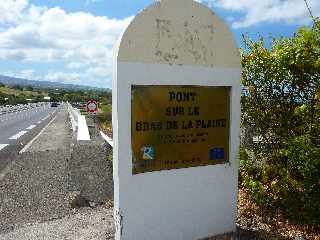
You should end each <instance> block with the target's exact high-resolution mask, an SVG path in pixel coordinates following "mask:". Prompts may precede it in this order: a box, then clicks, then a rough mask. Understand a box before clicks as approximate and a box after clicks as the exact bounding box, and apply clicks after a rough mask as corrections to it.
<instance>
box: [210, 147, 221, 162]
mask: <svg viewBox="0 0 320 240" xmlns="http://www.w3.org/2000/svg"><path fill="white" fill-rule="evenodd" d="M210 160H224V148H212V149H211V150H210Z"/></svg>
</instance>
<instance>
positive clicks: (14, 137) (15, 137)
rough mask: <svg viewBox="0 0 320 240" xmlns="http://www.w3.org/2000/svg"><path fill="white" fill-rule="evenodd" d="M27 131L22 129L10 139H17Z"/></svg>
mask: <svg viewBox="0 0 320 240" xmlns="http://www.w3.org/2000/svg"><path fill="white" fill-rule="evenodd" d="M26 133H27V131H20V132H18V133H17V134H16V135H13V136H12V137H10V138H9V139H10V140H17V139H18V138H19V137H21V136H23V135H24V134H26Z"/></svg>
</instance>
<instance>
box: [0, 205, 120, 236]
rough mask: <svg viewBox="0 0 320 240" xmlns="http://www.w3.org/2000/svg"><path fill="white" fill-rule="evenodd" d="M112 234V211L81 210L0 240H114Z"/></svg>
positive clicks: (100, 208) (103, 209)
mask: <svg viewBox="0 0 320 240" xmlns="http://www.w3.org/2000/svg"><path fill="white" fill-rule="evenodd" d="M113 232H114V226H113V221H112V210H110V209H106V208H104V207H99V208H96V209H91V208H82V209H79V210H75V211H74V212H73V213H72V214H70V215H69V216H66V217H64V218H61V219H57V220H53V221H50V222H44V223H40V224H36V225H29V226H25V227H23V228H20V229H18V230H17V231H14V232H10V233H8V234H5V235H2V236H1V235H0V240H35V239H46V240H56V239H64V240H75V239H77V240H107V239H114V237H113Z"/></svg>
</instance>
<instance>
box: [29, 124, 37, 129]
mask: <svg viewBox="0 0 320 240" xmlns="http://www.w3.org/2000/svg"><path fill="white" fill-rule="evenodd" d="M36 126H37V125H30V126H29V127H27V128H26V129H27V130H31V129H34V128H35V127H36Z"/></svg>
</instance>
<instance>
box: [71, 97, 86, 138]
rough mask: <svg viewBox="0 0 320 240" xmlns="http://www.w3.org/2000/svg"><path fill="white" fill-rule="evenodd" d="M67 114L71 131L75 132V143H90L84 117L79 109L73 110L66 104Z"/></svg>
mask: <svg viewBox="0 0 320 240" xmlns="http://www.w3.org/2000/svg"><path fill="white" fill-rule="evenodd" d="M68 112H69V116H70V119H71V125H72V130H73V131H74V132H75V131H77V141H90V134H89V129H88V125H87V121H86V118H85V116H83V115H81V114H80V110H79V109H75V108H73V107H72V106H71V105H70V104H69V103H68Z"/></svg>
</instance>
